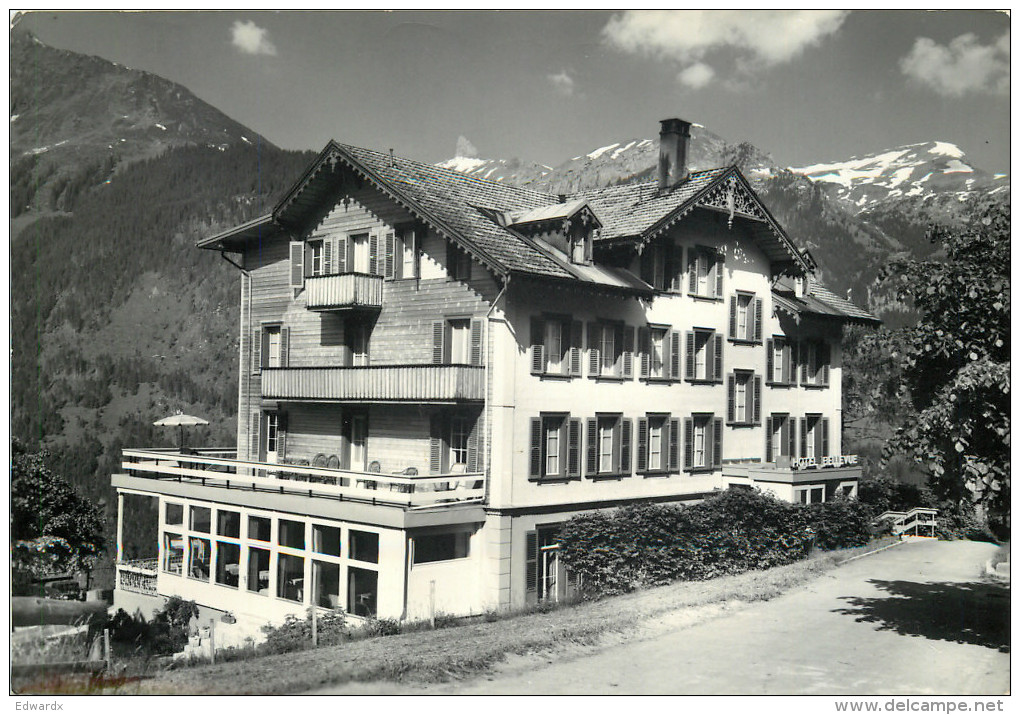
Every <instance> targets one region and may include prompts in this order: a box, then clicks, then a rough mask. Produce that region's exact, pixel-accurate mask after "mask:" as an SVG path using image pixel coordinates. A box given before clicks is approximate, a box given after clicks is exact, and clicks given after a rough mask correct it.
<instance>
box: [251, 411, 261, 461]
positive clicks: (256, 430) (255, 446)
mask: <svg viewBox="0 0 1020 715" xmlns="http://www.w3.org/2000/svg"><path fill="white" fill-rule="evenodd" d="M261 427H262V413H261V412H258V411H255V412H252V413H251V433H250V435H249V437H251V444H250V445H249V452H248V459H250V460H251V461H252V462H258V461H259V457H260V456H261V453H262V438H261V434H260V432H261Z"/></svg>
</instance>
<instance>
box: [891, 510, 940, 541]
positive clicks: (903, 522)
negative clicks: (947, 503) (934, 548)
mask: <svg viewBox="0 0 1020 715" xmlns="http://www.w3.org/2000/svg"><path fill="white" fill-rule="evenodd" d="M938 513H939V510H938V509H929V508H927V507H921V506H917V507H914V508H913V509H911V510H910V511H887V512H884V513H883V514H882V515H880V516H879V517H878V520H879V521H881V520H883V519H891V520H892V523H893V533H894V534H897V535H900V534H908V535H909V536H925V537H928V538H932V539H934V538H935V529H936V527H937V526H938V523H937V522H936V520H935V518H936V517H937V516H938Z"/></svg>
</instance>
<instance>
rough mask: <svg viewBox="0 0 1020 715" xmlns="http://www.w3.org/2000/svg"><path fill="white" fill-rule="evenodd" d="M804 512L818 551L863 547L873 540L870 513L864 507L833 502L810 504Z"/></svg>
mask: <svg viewBox="0 0 1020 715" xmlns="http://www.w3.org/2000/svg"><path fill="white" fill-rule="evenodd" d="M806 509H807V511H808V515H809V519H810V520H811V528H812V529H813V530H814V532H815V546H817V547H818V548H820V549H826V550H829V549H849V548H853V547H855V546H864V545H865V544H867V543H868V541H870V540H871V538H872V535H873V534H872V528H871V509H870V508H869V507H868V506H867V505H866V504H861V503H860V502H858V501H853V500H849V499H834V500H832V501H827V502H821V503H819V504H811V505H809V506H807V507H806ZM891 531H892V528H891V526H890V532H891Z"/></svg>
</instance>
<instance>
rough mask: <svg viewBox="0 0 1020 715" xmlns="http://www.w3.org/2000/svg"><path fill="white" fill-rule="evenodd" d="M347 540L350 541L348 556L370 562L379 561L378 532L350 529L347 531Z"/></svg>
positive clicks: (375, 562)
mask: <svg viewBox="0 0 1020 715" xmlns="http://www.w3.org/2000/svg"><path fill="white" fill-rule="evenodd" d="M348 540H349V541H350V553H348V554H347V557H348V558H351V559H354V560H355V561H365V562H367V563H371V564H377V563H379V534H374V533H372V532H370V531H355V530H354V529H351V530H350V531H349V532H348Z"/></svg>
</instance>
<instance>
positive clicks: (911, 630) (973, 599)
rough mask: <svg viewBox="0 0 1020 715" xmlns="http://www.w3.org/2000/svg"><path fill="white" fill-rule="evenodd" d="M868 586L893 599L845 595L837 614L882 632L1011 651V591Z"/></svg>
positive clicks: (977, 585)
mask: <svg viewBox="0 0 1020 715" xmlns="http://www.w3.org/2000/svg"><path fill="white" fill-rule="evenodd" d="M869 583H871V584H873V585H874V586H875V587H876V588H878V589H881V590H883V591H887V592H888V593H889V595H888V596H878V597H873V598H861V597H858V596H843V597H842V598H841V600H844V601H846V602H847V603H848V604H849V607H847V608H838V609H834V610H835V612H836V613H843V614H846V615H848V616H856V617H857V621H859V622H860V621H863V622H866V623H877V624H879V626H878V630H885V631H896V632H897V633H900V634H902V635H908V636H921V637H923V638H928V639H930V640H942V641H953V642H955V643H968V644H973V645H979V646H984V647H985V648H994V649H996V650H998V651H1000V652H1002V653H1009V589H1008V588H1006V587H1004V586H1001V585H999V584H993V583H984V582H980V581H975V582H971V583H956V582H943V583H924V582H914V581H881V580H878V579H871V580H870V581H869Z"/></svg>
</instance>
